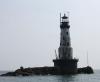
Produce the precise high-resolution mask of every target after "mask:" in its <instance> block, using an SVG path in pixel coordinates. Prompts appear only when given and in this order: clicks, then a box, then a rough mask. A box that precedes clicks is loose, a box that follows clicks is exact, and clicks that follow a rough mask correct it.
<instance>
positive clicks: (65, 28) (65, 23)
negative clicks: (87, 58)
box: [58, 14, 73, 59]
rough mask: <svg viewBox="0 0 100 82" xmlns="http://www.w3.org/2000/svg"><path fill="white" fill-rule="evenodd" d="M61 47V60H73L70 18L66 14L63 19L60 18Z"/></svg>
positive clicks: (59, 50)
mask: <svg viewBox="0 0 100 82" xmlns="http://www.w3.org/2000/svg"><path fill="white" fill-rule="evenodd" d="M60 19H61V21H60V28H61V33H60V47H59V49H58V52H59V59H72V58H73V57H72V48H71V41H70V32H69V28H70V26H69V20H68V17H67V16H66V15H65V14H64V16H63V17H62V18H60Z"/></svg>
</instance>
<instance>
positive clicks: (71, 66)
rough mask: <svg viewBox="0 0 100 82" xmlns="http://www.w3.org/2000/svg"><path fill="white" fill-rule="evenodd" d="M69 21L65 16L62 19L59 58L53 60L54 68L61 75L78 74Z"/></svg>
mask: <svg viewBox="0 0 100 82" xmlns="http://www.w3.org/2000/svg"><path fill="white" fill-rule="evenodd" d="M69 28H70V25H69V19H68V17H67V16H66V14H64V16H63V17H60V29H61V33H60V46H59V48H58V53H59V55H58V57H57V59H55V60H53V62H54V66H55V67H57V68H58V69H59V70H58V71H59V73H64V74H66V73H76V72H77V62H78V60H77V59H73V50H72V47H71V40H70V32H69Z"/></svg>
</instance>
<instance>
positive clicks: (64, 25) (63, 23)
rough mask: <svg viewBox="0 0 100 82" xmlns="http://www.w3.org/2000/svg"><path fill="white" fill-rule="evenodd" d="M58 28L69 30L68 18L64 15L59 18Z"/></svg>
mask: <svg viewBox="0 0 100 82" xmlns="http://www.w3.org/2000/svg"><path fill="white" fill-rule="evenodd" d="M60 20H61V21H60V28H61V29H64V28H69V27H70V26H69V20H68V17H67V16H66V14H64V16H63V17H60Z"/></svg>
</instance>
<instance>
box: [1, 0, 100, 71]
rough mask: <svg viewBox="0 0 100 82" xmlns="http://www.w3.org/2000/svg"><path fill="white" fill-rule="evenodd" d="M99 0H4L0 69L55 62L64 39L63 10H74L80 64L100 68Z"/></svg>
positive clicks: (73, 30) (71, 17)
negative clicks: (61, 23) (61, 22)
mask: <svg viewBox="0 0 100 82" xmlns="http://www.w3.org/2000/svg"><path fill="white" fill-rule="evenodd" d="M99 8H100V1H99V0H0V70H15V69H17V68H19V67H20V66H23V67H35V66H37V67H38V66H53V62H52V59H54V58H55V52H54V50H55V49H56V50H58V47H59V42H60V38H59V37H60V27H59V13H60V12H61V13H62V15H63V14H64V13H67V12H70V15H69V21H70V26H71V28H70V34H71V43H72V48H73V55H74V57H77V58H79V63H78V67H82V66H86V65H87V52H88V56H89V65H91V66H92V67H93V68H95V69H100V64H99V62H100V9H99Z"/></svg>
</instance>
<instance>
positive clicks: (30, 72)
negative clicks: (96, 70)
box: [1, 66, 93, 76]
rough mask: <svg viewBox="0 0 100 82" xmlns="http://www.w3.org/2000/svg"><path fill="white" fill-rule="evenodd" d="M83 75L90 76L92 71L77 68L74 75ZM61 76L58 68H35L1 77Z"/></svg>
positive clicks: (18, 70)
mask: <svg viewBox="0 0 100 82" xmlns="http://www.w3.org/2000/svg"><path fill="white" fill-rule="evenodd" d="M80 73H85V74H92V73H93V69H92V68H91V67H90V66H87V67H83V68H78V69H77V73H76V74H80ZM48 74H51V75H62V74H65V73H62V72H61V71H60V69H59V68H56V67H35V68H23V67H20V69H17V70H16V71H14V72H8V73H6V74H2V75H1V76H31V75H48ZM66 74H73V73H66Z"/></svg>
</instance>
